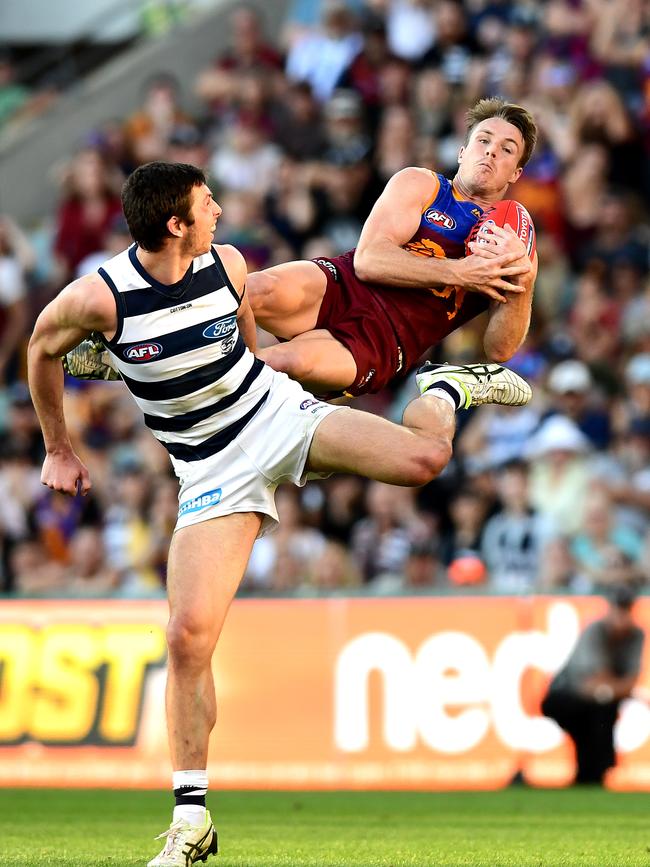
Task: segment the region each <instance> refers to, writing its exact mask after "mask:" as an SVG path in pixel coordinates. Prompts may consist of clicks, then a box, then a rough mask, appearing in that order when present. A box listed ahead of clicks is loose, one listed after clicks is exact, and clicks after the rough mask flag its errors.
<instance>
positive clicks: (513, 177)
mask: <svg viewBox="0 0 650 867" xmlns="http://www.w3.org/2000/svg"><path fill="white" fill-rule="evenodd" d="M523 170H524V167H523V166H517V168H516V169H515V170H514V172H513V173H512V174H511V175H510V178H509V179H508V183H509V184H514V182H515V181H518V180H519V178H520V177H521V173H522V172H523Z"/></svg>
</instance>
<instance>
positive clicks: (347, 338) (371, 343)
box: [312, 251, 403, 397]
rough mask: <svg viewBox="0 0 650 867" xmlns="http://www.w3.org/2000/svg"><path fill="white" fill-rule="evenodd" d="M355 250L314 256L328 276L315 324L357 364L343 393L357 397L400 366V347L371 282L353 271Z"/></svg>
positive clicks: (380, 385) (377, 387)
mask: <svg viewBox="0 0 650 867" xmlns="http://www.w3.org/2000/svg"><path fill="white" fill-rule="evenodd" d="M353 255H354V252H353V251H351V252H349V253H343V255H341V256H336V257H335V258H333V259H313V260H312V261H313V262H315V263H316V264H317V265H318V267H319V268H320V269H321V271H322V272H323V273H324V274H325V276H326V278H327V288H326V290H325V295H324V297H323V302H322V304H321V307H320V311H319V313H318V321H317V322H316V328H324V329H327V331H329V332H330V334H332V335H333V336H334V337H335V338H336V339H337V340H338V341H339V342H340V343H342V344H343V345H344V346H345V347H346V349H348V350H349V351H350V352H351V353H352V356H353V357H354V360H355V362H356V365H357V375H356V379H355V381H354V383H353V384H352V385H351V386H350V387H349V388H347V389H345V393H346V394H349V395H352V396H354V397H356V396H357V395H360V394H367V393H372V392H376V391H380V390H381V389H382V388H384V386H386V385H387V384H388V383H389V382H390V381H391V380H392V379H393V378H394V377H395V375H396V374H397V373H399V371H400V370H401V369H402V361H403V360H402V350H401V349H400V346H399V344H398V341H397V337H396V334H395V331H394V330H393V327H392V325H391V323H390V320H389V318H388V316H387V315H386V312H385V310H384V308H383V307H382V305H381V304H380V303H379V301H378V300H377V298H376V295H375V294H374V291H373V287H372V285H371V284H367V283H364V282H363V281H361V280H359V278H358V277H357V276H356V274H355V273H354V265H353Z"/></svg>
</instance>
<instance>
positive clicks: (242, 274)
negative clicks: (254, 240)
mask: <svg viewBox="0 0 650 867" xmlns="http://www.w3.org/2000/svg"><path fill="white" fill-rule="evenodd" d="M212 249H213V250H214V251H215V252H216V254H217V255H218V256H219V259H220V260H221V263H222V264H223V267H224V268H225V269H226V272H227V273H228V277H229V278H230V280H231V282H232V284H233V285H234V287H235V288H236V289H238V290H240V291H241V290H243V288H244V283H245V282H246V275H247V273H248V269H247V267H246V260H245V259H244V257H243V255H242V254H241V253H240V252H239V250H238V249H237V247H233V245H232V244H213V245H212Z"/></svg>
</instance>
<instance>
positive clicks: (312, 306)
mask: <svg viewBox="0 0 650 867" xmlns="http://www.w3.org/2000/svg"><path fill="white" fill-rule="evenodd" d="M326 288H327V279H326V277H325V274H324V273H323V272H322V271H321V269H320V268H319V267H318V265H316V263H315V262H310V261H309V260H306V259H305V260H302V261H298V262H285V263H284V264H282V265H275V266H273V267H272V268H267V269H266V270H265V271H256V272H255V273H253V274H249V275H248V277H247V278H246V290H247V292H248V297H249V301H250V305H251V307H252V308H253V314H254V316H255V321H256V322H257V323H258V325H260V326H261V327H262V328H264V330H265V331H268V332H270V333H271V334H274V335H275V336H276V337H281V338H283V339H285V340H289V339H290V338H292V337H295V336H296V334H302V333H303V332H305V331H312V330H313V329H314V328H315V327H316V322H317V321H318V312H319V310H320V306H321V302H322V300H323V297H324V295H325V290H326Z"/></svg>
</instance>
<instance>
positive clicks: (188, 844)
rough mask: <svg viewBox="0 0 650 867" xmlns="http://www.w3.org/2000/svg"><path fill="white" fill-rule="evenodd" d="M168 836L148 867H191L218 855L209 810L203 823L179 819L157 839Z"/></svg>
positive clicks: (215, 834)
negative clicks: (191, 822) (209, 856)
mask: <svg viewBox="0 0 650 867" xmlns="http://www.w3.org/2000/svg"><path fill="white" fill-rule="evenodd" d="M163 837H166V838H167V840H166V842H165V846H164V848H163V850H162V852H161V853H160V854H159V855H156V857H155V858H153V859H152V860H151V861H149V863H148V864H147V867H190V865H191V864H196V862H197V861H207V860H208V855H216V854H217V852H218V851H219V849H218V846H217V832H216V831H215V828H214V825H213V824H212V819H211V818H210V813H209V811H207V810H206V813H205V822H204V823H203V825H190V823H189V822H188V821H186V820H185V819H177V820H176V821H175V822H172V824H171V825H170V826H169V828H168V829H167V830H166V831H163V833H162V834H159V835H158V836H157V837H156V840H161V839H162V838H163Z"/></svg>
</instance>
